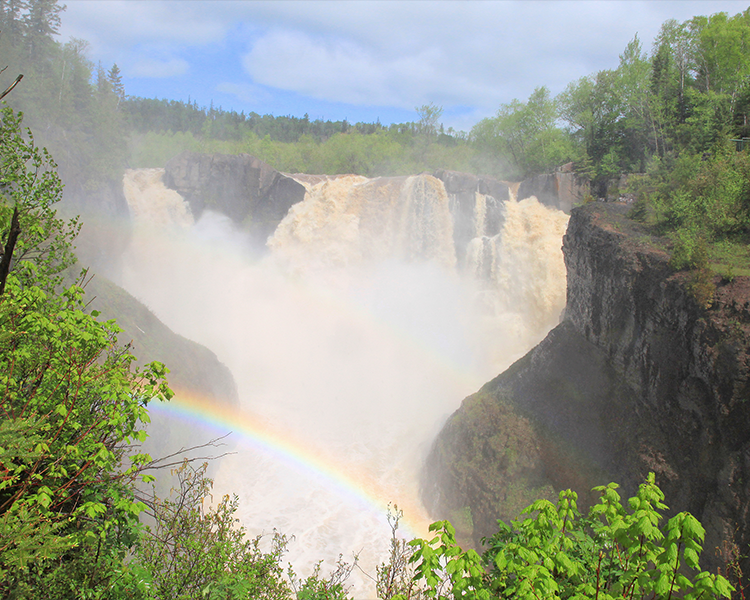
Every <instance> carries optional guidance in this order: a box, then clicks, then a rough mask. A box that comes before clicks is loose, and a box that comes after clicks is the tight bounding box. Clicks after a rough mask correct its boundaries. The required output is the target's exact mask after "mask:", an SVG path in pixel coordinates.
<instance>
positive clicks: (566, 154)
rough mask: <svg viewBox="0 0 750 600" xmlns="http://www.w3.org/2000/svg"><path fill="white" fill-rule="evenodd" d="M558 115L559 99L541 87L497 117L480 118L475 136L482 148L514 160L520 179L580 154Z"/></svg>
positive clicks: (474, 131)
mask: <svg viewBox="0 0 750 600" xmlns="http://www.w3.org/2000/svg"><path fill="white" fill-rule="evenodd" d="M558 117H559V112H558V107H557V104H556V101H555V100H554V99H552V98H551V97H550V93H549V90H548V89H547V88H545V87H540V88H537V89H536V90H534V92H533V93H532V94H531V96H529V99H528V101H527V102H526V103H523V102H520V101H518V100H513V101H512V102H511V103H510V104H505V105H502V106H501V107H500V109H499V110H498V112H497V116H496V117H494V118H492V119H483V120H482V121H480V122H479V123H478V124H477V125H476V126H475V127H474V128H473V129H472V132H471V139H472V141H473V142H474V144H475V145H477V146H478V147H479V148H480V149H481V150H483V151H486V152H491V153H493V154H495V155H496V156H498V157H499V158H501V159H502V160H503V161H507V162H508V163H510V164H511V165H512V166H513V172H512V173H511V175H512V176H514V177H516V178H518V177H528V176H530V175H534V174H536V173H544V172H549V171H551V170H552V169H553V168H554V167H556V166H558V165H560V164H562V163H564V162H568V161H570V160H574V159H576V158H577V157H578V154H577V153H576V151H575V149H574V146H573V144H572V141H571V139H570V138H569V137H568V136H566V135H565V133H564V132H563V131H562V130H561V129H559V128H558V127H557V126H556V125H555V122H556V120H557V119H558Z"/></svg>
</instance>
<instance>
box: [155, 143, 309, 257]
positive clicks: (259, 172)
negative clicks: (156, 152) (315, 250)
mask: <svg viewBox="0 0 750 600" xmlns="http://www.w3.org/2000/svg"><path fill="white" fill-rule="evenodd" d="M164 183H165V184H166V185H167V187H170V188H172V189H173V190H176V191H177V192H179V193H180V194H181V195H182V196H183V197H184V198H185V200H187V202H188V203H189V204H190V209H191V210H192V212H193V215H194V216H195V217H196V218H197V217H199V216H200V215H201V213H202V212H203V211H204V210H206V209H213V210H216V211H219V212H221V213H223V214H225V215H227V216H228V217H230V218H231V219H232V220H233V221H234V222H235V223H237V224H238V225H240V226H242V227H243V228H244V229H246V230H247V231H249V232H250V233H251V234H252V235H253V237H254V238H255V239H256V240H257V241H258V242H259V243H260V244H264V243H265V241H266V238H267V237H268V236H269V235H271V234H272V233H273V232H274V230H275V229H276V226H277V225H278V224H279V222H280V221H281V220H282V219H283V218H284V216H285V215H286V213H287V211H288V210H289V208H290V207H291V206H292V205H293V204H296V203H297V202H300V201H301V200H302V199H303V198H304V197H305V188H304V186H303V185H302V184H300V183H298V182H297V181H295V180H294V179H292V178H291V177H288V176H286V175H284V174H282V173H280V172H279V171H277V170H275V169H274V168H273V167H271V166H269V165H267V164H266V163H264V162H263V161H261V160H259V159H258V158H255V157H254V156H250V155H249V154H238V155H227V154H197V153H194V152H183V153H182V154H180V155H178V156H176V157H174V158H173V159H171V160H170V161H169V162H167V164H166V166H165V174H164Z"/></svg>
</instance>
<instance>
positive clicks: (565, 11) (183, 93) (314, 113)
mask: <svg viewBox="0 0 750 600" xmlns="http://www.w3.org/2000/svg"><path fill="white" fill-rule="evenodd" d="M64 3H65V4H66V5H67V9H66V11H65V12H64V13H63V15H62V27H61V31H60V33H61V39H62V41H66V40H67V39H69V38H70V37H76V38H82V39H84V40H87V41H88V42H89V43H90V46H89V58H90V59H91V60H92V61H94V62H98V61H101V62H102V63H103V64H104V66H105V67H107V68H109V67H110V66H111V65H112V63H117V65H118V66H119V67H120V69H121V71H122V74H123V81H124V84H125V89H126V93H128V94H133V95H138V96H145V97H149V98H152V97H156V98H169V99H178V100H187V99H188V98H190V99H193V100H196V101H197V102H198V104H199V105H201V106H204V105H205V106H207V105H209V103H210V102H211V101H213V103H214V105H216V106H221V107H222V108H224V109H234V110H237V111H245V112H246V113H247V112H250V111H255V112H257V113H260V114H266V113H270V114H273V115H276V116H279V115H289V114H291V115H294V116H299V117H301V116H303V115H304V114H305V113H308V114H309V116H310V118H311V119H317V118H321V119H331V120H337V119H344V118H346V119H348V120H349V121H351V122H356V121H368V122H373V121H375V120H376V119H380V121H381V122H382V123H386V124H387V123H392V122H404V121H413V120H416V119H417V114H416V112H415V110H414V109H415V107H416V106H421V105H423V104H427V103H430V102H433V103H435V104H437V105H439V106H442V107H443V109H444V114H443V119H442V121H443V123H444V124H445V126H446V127H448V126H452V127H454V128H455V129H462V130H465V131H468V130H469V129H471V127H472V125H474V124H475V123H476V122H477V121H479V120H480V119H482V118H484V117H487V116H491V115H493V114H494V113H495V112H496V111H497V109H498V107H499V106H500V104H502V103H506V102H510V101H511V100H512V99H514V98H518V99H522V100H523V99H526V98H527V97H528V96H529V94H530V93H531V92H532V91H533V90H534V88H535V87H537V86H540V85H546V86H547V87H548V88H549V89H550V90H551V91H552V93H553V94H557V93H559V92H561V91H562V90H563V89H564V88H565V86H566V85H567V84H568V83H570V82H571V81H574V80H576V79H578V78H579V77H582V76H584V75H588V74H591V73H594V72H596V71H598V70H600V69H608V68H614V67H616V66H617V63H618V56H619V54H620V53H621V52H622V51H623V49H624V48H625V45H626V44H627V43H628V41H630V40H631V39H632V38H633V36H634V35H636V34H638V36H639V38H640V39H641V41H642V42H643V44H644V47H645V48H646V49H647V50H650V48H651V43H652V41H653V39H654V37H655V36H656V35H657V33H658V32H659V28H660V27H661V24H662V23H663V22H664V21H666V20H667V19H670V18H673V19H677V20H678V21H684V20H687V19H689V18H690V17H692V16H695V15H710V14H714V13H716V12H720V11H723V12H727V13H729V14H730V15H734V14H736V13H738V12H741V11H743V10H745V9H746V8H748V5H749V3H748V2H747V0H745V1H742V2H738V1H735V0H710V1H706V0H696V1H678V0H655V1H654V0H652V1H638V0H627V1H616V0H588V1H570V2H568V1H544V0H538V1H533V0H526V1H521V2H514V1H505V2H492V1H481V2H480V1H474V2H472V1H468V2H467V1H464V2H453V1H448V0H444V1H418V0H412V1H401V2H399V1H396V0H391V1H386V2H369V1H364V0H360V1H347V2H339V1H333V0H331V1H324V2H320V1H314V0H305V1H302V2H298V1H294V0H286V1H276V2H260V1H258V2H252V1H224V0H208V1H202V0H147V1H142V0H65V2H64Z"/></svg>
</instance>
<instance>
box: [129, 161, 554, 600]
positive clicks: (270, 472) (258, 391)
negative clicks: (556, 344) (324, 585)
mask: <svg viewBox="0 0 750 600" xmlns="http://www.w3.org/2000/svg"><path fill="white" fill-rule="evenodd" d="M306 185H307V187H308V193H307V195H306V198H305V200H304V202H302V203H299V204H297V205H295V206H294V207H292V209H291V210H290V212H289V214H288V215H287V217H286V218H285V219H284V221H283V222H282V223H281V224H280V225H279V227H278V229H277V231H276V233H275V235H274V236H273V237H272V239H271V240H270V241H269V247H270V248H271V253H270V254H269V255H268V256H266V257H264V258H263V259H260V260H254V259H252V258H251V254H250V252H249V248H250V244H249V241H248V240H247V239H246V238H245V237H244V236H243V234H241V233H240V232H238V231H237V230H236V229H235V228H234V227H233V226H232V224H231V223H230V222H229V220H228V219H227V218H225V217H223V216H221V215H216V214H211V213H206V214H204V215H203V216H202V217H201V218H200V219H199V220H198V221H197V222H195V223H194V222H193V219H192V216H191V215H190V214H189V208H188V207H187V206H186V204H185V203H183V202H182V201H181V198H180V197H179V195H177V194H176V193H175V192H171V191H169V190H167V189H166V188H164V186H163V184H162V183H161V171H159V170H142V171H132V172H129V173H128V174H127V175H126V178H125V191H126V196H127V198H128V202H129V204H130V206H131V212H132V213H133V215H134V218H135V228H134V234H133V238H132V243H131V245H130V247H129V249H128V251H127V252H126V255H125V257H124V264H125V269H124V272H123V276H122V284H123V286H124V287H125V288H126V289H128V290H129V291H130V292H131V293H132V294H134V295H135V296H136V297H138V298H140V299H141V300H142V301H144V302H145V303H146V304H147V305H148V306H149V307H150V308H151V309H152V310H153V311H154V312H155V313H156V314H157V315H158V316H159V318H160V319H162V320H163V321H164V322H165V323H166V324H167V325H168V326H169V327H171V328H172V329H173V330H175V331H177V332H178V333H181V334H182V335H184V336H186V337H188V338H191V339H193V340H196V341H198V342H200V343H202V344H204V345H206V346H208V347H209V348H211V349H212V350H213V351H214V352H215V353H216V354H217V355H218V357H219V359H220V360H221V361H222V362H224V363H225V364H226V365H227V366H228V367H229V368H230V370H231V371H232V373H233V374H234V377H235V379H236V380H237V384H238V388H239V394H240V398H241V404H242V407H243V409H244V410H246V411H248V412H251V413H252V414H253V415H257V416H259V417H260V418H263V419H266V420H267V421H268V422H269V423H271V424H273V426H274V427H275V428H277V429H279V430H282V431H284V432H285V435H287V436H288V437H289V438H290V439H294V440H296V441H297V443H299V444H302V446H303V447H306V448H310V449H311V451H321V452H325V453H327V454H328V455H330V456H333V457H335V461H334V462H335V463H336V464H337V468H339V469H340V470H341V471H342V472H345V473H347V474H348V476H349V479H350V480H351V479H353V478H355V476H354V475H353V474H356V479H357V480H358V481H360V482H362V481H364V480H367V484H368V485H363V486H360V487H367V488H368V489H369V488H372V487H375V488H377V489H379V490H381V492H380V495H385V496H387V497H385V498H380V500H382V501H383V502H388V501H392V502H395V503H398V504H399V505H400V506H402V507H405V508H406V510H407V515H406V516H407V521H408V522H410V523H412V524H414V528H418V525H417V524H418V523H420V522H425V520H426V518H427V517H426V515H422V514H419V513H420V512H421V509H420V508H419V502H418V500H417V498H418V496H417V492H418V489H417V487H418V484H417V476H418V470H419V467H420V464H421V462H422V460H423V458H424V456H425V455H426V453H427V452H428V450H429V445H430V443H431V441H432V439H433V438H434V436H435V435H436V433H437V432H438V431H439V428H440V426H441V425H442V423H443V422H444V420H445V418H447V416H448V415H449V414H450V413H451V412H452V411H454V410H455V409H456V408H457V407H458V406H459V404H460V402H461V400H462V399H463V398H464V397H465V396H466V395H468V394H470V393H472V392H474V391H476V389H478V387H479V386H480V385H481V384H483V383H484V382H485V381H487V380H489V379H490V378H492V377H494V376H495V375H497V373H499V372H500V371H501V370H502V369H504V368H505V367H507V366H508V365H509V364H510V363H511V362H512V361H513V360H515V359H517V358H518V357H520V356H521V355H522V354H523V353H524V352H526V351H527V350H528V349H529V348H531V347H532V346H533V345H534V344H535V343H537V342H538V341H539V340H540V339H541V338H542V337H543V336H544V335H545V333H546V331H547V330H549V328H551V327H552V326H554V325H555V324H556V323H557V319H558V316H559V313H560V311H561V310H562V308H563V306H564V294H565V272H564V266H563V263H562V255H561V252H560V246H561V238H562V235H563V233H564V229H565V226H566V223H567V217H565V215H563V214H562V213H560V212H559V211H554V210H551V209H547V208H545V207H543V206H541V205H539V204H538V203H537V202H536V201H535V200H528V201H522V202H520V203H515V202H508V203H506V206H505V225H504V229H503V232H502V233H501V235H500V236H496V237H495V238H492V239H486V240H485V241H483V240H482V239H481V238H480V237H478V238H477V239H476V240H474V241H473V242H472V244H471V246H470V249H469V252H468V264H467V266H466V271H467V272H468V273H471V272H480V271H482V272H486V273H487V276H486V277H483V278H479V279H477V278H475V277H471V276H469V275H461V274H460V273H458V272H457V271H456V268H455V266H456V265H455V263H456V259H455V253H454V250H453V242H452V239H451V232H452V218H451V215H450V213H449V211H448V199H447V196H446V194H445V190H444V188H443V186H442V183H441V182H439V181H438V180H436V179H434V178H432V177H429V176H424V175H423V176H417V177H409V178H393V179H379V180H368V179H365V178H362V177H354V176H349V177H342V178H338V179H332V180H330V181H323V182H321V183H318V184H316V185H311V184H306ZM477 208H478V210H477V214H478V215H479V218H478V219H477V234H478V236H479V235H481V234H482V233H483V231H484V201H483V199H482V198H481V197H479V196H478V198H477ZM485 247H489V248H491V250H492V251H491V253H488V252H480V251H478V248H479V249H483V248H485ZM490 254H491V256H489V255H490ZM488 256H489V260H490V262H491V264H483V261H484V260H485V259H486V258H487V257H488ZM175 426H182V425H180V424H175ZM239 441H240V442H242V439H241V438H240V439H239ZM216 488H217V491H218V492H220V493H224V492H232V491H234V492H236V493H238V494H239V495H240V499H241V504H240V515H239V516H240V518H241V520H242V522H243V524H244V525H245V526H246V527H247V529H248V530H249V531H250V532H251V533H253V534H255V533H261V532H266V533H268V532H270V531H271V530H272V529H274V528H276V529H278V530H279V531H281V532H282V533H285V534H287V535H290V536H292V535H293V536H294V539H293V540H292V541H291V542H290V544H289V554H288V555H287V559H288V560H290V561H291V562H292V563H293V564H294V565H295V568H296V570H297V571H298V572H302V574H307V573H309V570H310V568H311V566H312V565H313V564H314V563H315V562H316V561H317V560H319V559H325V560H326V562H327V564H329V565H331V564H333V562H334V561H335V559H336V557H337V556H338V555H339V554H340V553H341V554H343V555H344V558H345V559H351V557H352V554H353V553H359V554H360V564H361V565H362V567H363V569H364V570H365V571H367V572H369V573H371V574H372V575H373V576H374V575H375V566H376V565H377V564H378V563H379V562H381V561H383V560H384V559H385V553H386V549H387V545H388V535H389V529H388V525H387V522H386V518H385V514H384V512H383V510H382V509H381V508H376V507H374V506H373V504H372V503H371V502H368V501H366V500H363V499H362V498H361V497H358V496H357V495H352V494H350V493H348V492H346V491H345V490H342V489H340V487H339V486H338V485H337V484H336V483H335V482H334V481H332V480H331V479H328V478H325V477H322V476H320V475H317V474H315V473H313V472H312V471H311V470H308V469H306V468H305V467H304V466H303V467H302V468H300V467H299V466H293V465H289V464H287V463H285V462H284V461H279V459H278V457H277V456H276V455H275V454H274V453H273V452H264V451H261V450H258V448H257V447H255V446H252V445H245V444H243V443H240V446H239V447H238V454H236V455H234V456H232V457H229V458H226V459H224V460H223V461H222V463H221V465H220V468H219V471H218V475H217V477H216ZM409 513H411V514H409ZM415 533H419V534H424V533H425V532H423V531H416V532H415ZM354 584H355V586H356V587H355V590H354V593H355V595H356V596H357V597H359V598H363V597H373V596H374V592H373V587H372V585H371V584H370V583H368V581H367V579H366V578H365V577H362V576H359V577H358V578H356V579H355V580H354Z"/></svg>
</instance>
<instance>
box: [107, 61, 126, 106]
mask: <svg viewBox="0 0 750 600" xmlns="http://www.w3.org/2000/svg"><path fill="white" fill-rule="evenodd" d="M107 79H108V80H109V84H110V85H111V86H112V91H113V92H114V93H115V95H116V96H117V104H118V106H119V104H120V101H121V100H124V99H125V86H124V85H123V84H122V75H121V74H120V68H119V67H118V66H117V63H115V64H113V65H112V68H111V69H110V70H109V72H108V73H107Z"/></svg>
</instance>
